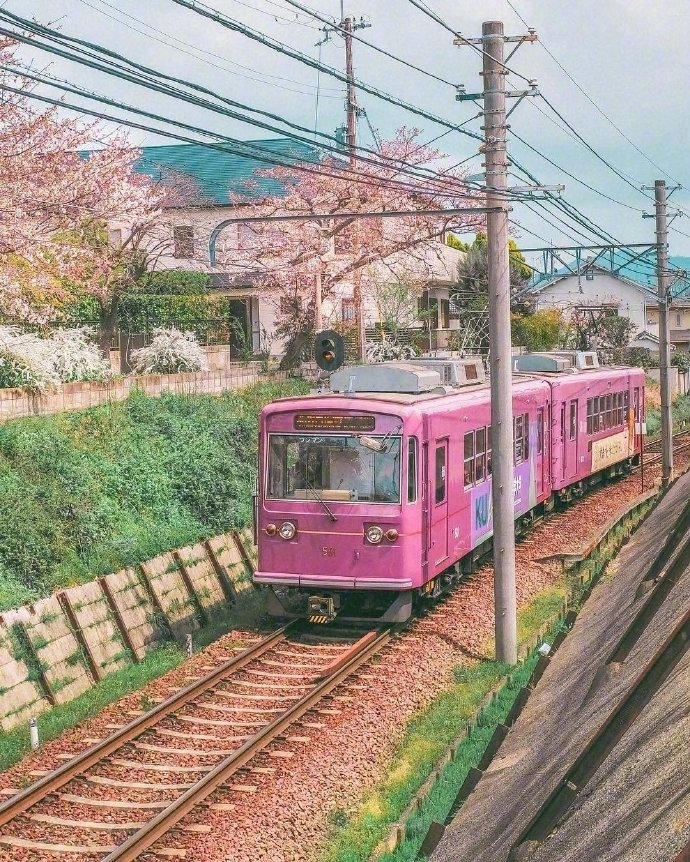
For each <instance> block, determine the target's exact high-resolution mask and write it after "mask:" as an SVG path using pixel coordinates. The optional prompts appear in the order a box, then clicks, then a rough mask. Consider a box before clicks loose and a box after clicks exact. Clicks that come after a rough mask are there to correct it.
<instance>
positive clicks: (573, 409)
mask: <svg viewBox="0 0 690 862" xmlns="http://www.w3.org/2000/svg"><path fill="white" fill-rule="evenodd" d="M576 437H577V401H571V402H570V439H571V440H574V439H575V438H576Z"/></svg>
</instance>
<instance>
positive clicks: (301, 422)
mask: <svg viewBox="0 0 690 862" xmlns="http://www.w3.org/2000/svg"><path fill="white" fill-rule="evenodd" d="M375 426H376V419H375V418H374V417H373V416H362V415H356V414H355V415H353V416H337V415H335V414H332V413H296V414H295V431H373V430H374V428H375Z"/></svg>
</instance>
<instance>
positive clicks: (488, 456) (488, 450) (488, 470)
mask: <svg viewBox="0 0 690 862" xmlns="http://www.w3.org/2000/svg"><path fill="white" fill-rule="evenodd" d="M486 439H487V442H488V444H489V445H488V446H487V447H486V476H487V478H488V477H489V476H490V475H491V450H492V449H493V445H492V442H491V441H492V436H491V426H490V425H489V427H488V428H487V429H486Z"/></svg>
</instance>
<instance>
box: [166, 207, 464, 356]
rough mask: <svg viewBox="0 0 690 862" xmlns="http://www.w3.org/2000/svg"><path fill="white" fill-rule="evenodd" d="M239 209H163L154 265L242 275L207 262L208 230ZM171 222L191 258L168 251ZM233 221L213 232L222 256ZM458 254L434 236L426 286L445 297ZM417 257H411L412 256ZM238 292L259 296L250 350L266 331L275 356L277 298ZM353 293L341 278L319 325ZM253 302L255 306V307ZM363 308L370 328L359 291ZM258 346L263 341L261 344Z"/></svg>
mask: <svg viewBox="0 0 690 862" xmlns="http://www.w3.org/2000/svg"><path fill="white" fill-rule="evenodd" d="M238 215H239V212H238V211H237V210H233V209H231V208H229V207H193V208H189V209H172V210H168V211H166V213H165V215H164V221H165V222H166V223H167V224H168V226H169V229H170V244H169V247H168V248H166V249H165V253H164V254H161V255H160V257H159V258H158V261H157V264H156V268H157V269H184V270H191V271H196V272H207V273H209V274H224V273H228V275H230V276H231V277H232V278H233V279H237V278H238V277H239V278H241V271H240V270H233V269H232V268H231V267H227V266H222V265H217V266H211V264H210V261H209V248H208V244H209V239H210V236H211V233H212V231H213V230H214V229H215V228H216V227H217V226H218V225H219V224H220V223H221V222H223V221H225V220H226V219H227V218H230V217H233V216H235V217H236V216H238ZM175 226H189V227H192V228H193V229H194V256H193V257H189V258H182V257H175V256H174V254H173V228H174V227H175ZM237 230H238V227H237V225H228V226H227V227H226V228H224V229H223V231H221V233H220V234H219V235H218V238H217V243H216V251H217V254H218V256H219V257H220V258H221V259H222V257H223V251H224V242H227V243H228V247H229V248H233V247H236V243H237V239H236V238H237ZM462 256H463V252H461V251H459V250H458V249H454V248H451V247H450V246H447V245H445V244H444V243H442V242H441V240H439V242H438V245H437V247H436V248H435V249H434V250H432V249H430V248H425V249H424V253H423V255H421V256H420V258H419V259H421V261H422V268H423V269H424V270H426V273H427V280H426V284H427V285H428V286H429V287H430V288H431V289H432V290H436V288H434V287H433V286H438V288H440V289H441V292H442V293H443V292H444V291H445V296H447V291H448V288H449V287H450V286H451V285H452V284H453V283H455V281H456V276H457V268H458V263H459V261H460V259H461V258H462ZM393 257H394V259H395V262H396V263H397V265H398V266H399V267H400V268H401V269H404V268H405V255H404V254H403V253H399V254H397V255H395V256H393ZM417 259H418V258H416V259H415V260H417ZM372 270H373V272H374V274H375V275H374V277H375V278H381V279H385V278H390V280H391V281H392V280H393V276H392V275H391V272H390V270H389V269H388V268H387V267H386V266H385V265H384V264H382V263H378V264H373V265H372ZM237 292H238V294H239V293H240V292H241V293H242V294H243V295H248V294H249V295H252V296H255V297H257V299H258V318H259V319H258V321H257V320H254V327H255V337H254V342H255V348H256V347H257V346H258V345H257V343H256V342H257V333H261V334H263V333H264V332H265V334H266V336H267V340H268V341H269V342H271V353H273V354H275V355H278V354H280V353H281V352H282V350H283V342H281V341H280V340H278V339H277V338H276V337H275V335H274V332H275V326H276V316H277V310H276V302H275V299H273V301H272V300H271V298H269V296H268V295H267V294H266V293H265V292H264V293H262V291H261V290H260V289H257V288H244V289H241V288H238V290H237ZM353 295H354V284H353V283H352V282H351V281H344V282H343V283H342V284H340V285H338V286H337V287H336V288H335V289H334V290H333V291H332V292H331V294H330V295H329V296H328V297H327V298H325V299H324V303H323V319H324V326H330V325H334V324H335V323H337V322H338V321H339V320H340V317H341V303H342V300H343V299H352V298H353ZM256 307H257V306H256V305H254V308H256ZM363 310H364V319H365V325H366V326H373V325H374V323H375V322H376V321H377V319H378V317H377V311H376V305H375V302H374V300H373V298H372V297H370V296H367V294H366V291H364V292H363ZM262 346H263V345H262Z"/></svg>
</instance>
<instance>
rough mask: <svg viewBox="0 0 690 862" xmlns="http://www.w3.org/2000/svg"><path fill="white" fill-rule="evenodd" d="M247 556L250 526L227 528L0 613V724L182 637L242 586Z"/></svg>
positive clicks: (21, 719) (68, 696) (9, 724)
mask: <svg viewBox="0 0 690 862" xmlns="http://www.w3.org/2000/svg"><path fill="white" fill-rule="evenodd" d="M247 549H248V550H247ZM253 555H254V549H253V545H251V533H250V532H249V533H247V532H243V533H242V535H241V537H240V536H239V535H238V534H235V533H226V534H224V535H220V536H214V537H213V538H212V539H209V540H208V541H206V542H199V543H197V544H195V545H190V546H188V547H185V548H180V549H179V550H177V551H171V552H168V553H165V554H159V556H157V557H154V558H153V559H152V560H149V561H148V562H146V563H143V564H142V565H140V566H138V567H136V568H133V567H132V568H127V569H122V570H121V571H119V572H114V573H113V574H110V575H106V576H105V577H102V578H99V579H98V580H95V581H91V582H89V583H86V584H82V585H80V586H77V587H71V588H70V589H68V590H63V591H61V592H59V593H57V594H55V595H53V596H50V597H49V598H47V599H43V600H41V601H39V602H35V603H34V604H33V605H27V606H25V607H22V608H17V609H16V610H12V611H6V612H4V613H3V614H0V728H1V729H2V730H10V729H11V728H13V727H17V726H18V725H20V724H23V723H25V722H26V721H28V719H29V718H31V717H33V716H37V715H39V714H40V713H42V712H45V711H46V710H48V709H50V708H51V706H53V705H55V704H59V703H65V702H67V701H69V700H72V699H73V698H75V697H77V696H78V695H80V694H82V693H83V692H85V691H87V690H88V689H89V688H90V687H91V686H93V685H95V684H96V683H97V682H99V681H100V680H101V679H103V677H104V676H106V675H107V674H109V673H113V672H114V671H116V670H119V669H121V668H124V667H127V666H128V665H130V664H132V663H134V662H138V661H140V660H141V659H142V658H143V657H144V656H145V655H146V653H147V652H149V651H150V650H152V649H154V648H155V647H157V646H159V645H160V644H162V643H163V642H164V641H166V640H169V639H170V638H171V637H173V638H175V639H176V640H178V641H180V642H182V641H183V640H184V636H185V635H186V634H187V633H189V632H192V631H193V630H194V629H197V628H199V626H200V625H202V624H203V623H205V622H206V621H207V620H208V619H210V618H211V617H213V616H215V615H217V614H220V613H222V612H223V610H224V609H225V608H227V606H228V604H229V603H232V602H233V600H234V598H235V597H236V596H237V595H238V594H239V593H241V592H243V591H244V590H247V589H250V588H251V586H252V581H251V572H252V568H251V559H252V557H253Z"/></svg>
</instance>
